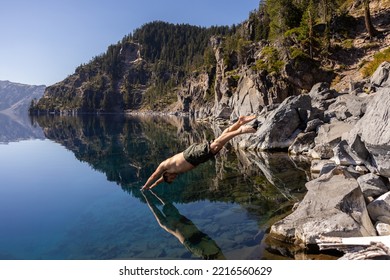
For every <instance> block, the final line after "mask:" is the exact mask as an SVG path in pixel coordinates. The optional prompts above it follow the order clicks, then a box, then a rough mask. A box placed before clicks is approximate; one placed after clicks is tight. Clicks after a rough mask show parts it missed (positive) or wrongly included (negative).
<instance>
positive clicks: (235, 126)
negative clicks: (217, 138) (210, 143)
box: [222, 116, 256, 134]
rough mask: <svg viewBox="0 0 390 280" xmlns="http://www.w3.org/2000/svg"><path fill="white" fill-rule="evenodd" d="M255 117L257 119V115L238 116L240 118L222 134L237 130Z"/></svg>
mask: <svg viewBox="0 0 390 280" xmlns="http://www.w3.org/2000/svg"><path fill="white" fill-rule="evenodd" d="M254 119H256V116H240V117H239V118H238V120H237V121H236V122H235V123H234V124H232V125H231V126H229V127H228V128H226V129H225V130H224V131H223V132H222V134H224V133H226V132H231V131H235V130H237V129H239V128H240V127H241V126H242V125H244V124H246V123H248V122H251V121H253V120H254Z"/></svg>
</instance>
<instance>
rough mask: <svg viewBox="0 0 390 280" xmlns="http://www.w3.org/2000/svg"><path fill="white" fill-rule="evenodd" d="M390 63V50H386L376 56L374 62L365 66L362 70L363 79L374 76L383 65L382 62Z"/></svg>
mask: <svg viewBox="0 0 390 280" xmlns="http://www.w3.org/2000/svg"><path fill="white" fill-rule="evenodd" d="M384 61H389V62H390V48H387V49H385V50H384V51H383V52H379V53H377V54H375V55H374V60H372V61H370V62H368V63H367V64H365V65H364V66H363V68H362V70H361V72H362V74H363V77H365V78H366V77H369V76H371V75H372V74H374V72H375V70H376V69H377V68H378V66H379V65H381V63H382V62H384Z"/></svg>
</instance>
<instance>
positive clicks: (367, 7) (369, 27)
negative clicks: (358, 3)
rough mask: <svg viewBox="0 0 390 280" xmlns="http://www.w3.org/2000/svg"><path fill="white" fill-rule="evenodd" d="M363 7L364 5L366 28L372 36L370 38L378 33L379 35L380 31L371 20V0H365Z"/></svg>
mask: <svg viewBox="0 0 390 280" xmlns="http://www.w3.org/2000/svg"><path fill="white" fill-rule="evenodd" d="M363 7H364V23H365V24H366V30H367V33H368V36H370V38H371V37H375V36H376V35H378V31H377V30H376V29H375V27H374V25H373V24H372V21H371V13H370V0H364V2H363Z"/></svg>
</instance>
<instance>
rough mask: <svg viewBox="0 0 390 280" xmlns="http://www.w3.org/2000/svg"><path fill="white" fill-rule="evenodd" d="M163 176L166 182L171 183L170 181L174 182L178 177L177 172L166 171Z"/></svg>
mask: <svg viewBox="0 0 390 280" xmlns="http://www.w3.org/2000/svg"><path fill="white" fill-rule="evenodd" d="M162 176H163V178H164V182H166V183H168V184H170V183H172V182H173V181H174V180H175V179H176V177H177V173H168V172H165V173H164V174H163V175H162Z"/></svg>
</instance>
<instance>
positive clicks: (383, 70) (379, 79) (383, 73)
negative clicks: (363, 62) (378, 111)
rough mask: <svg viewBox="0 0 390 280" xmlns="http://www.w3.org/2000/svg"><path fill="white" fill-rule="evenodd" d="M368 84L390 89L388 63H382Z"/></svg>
mask: <svg viewBox="0 0 390 280" xmlns="http://www.w3.org/2000/svg"><path fill="white" fill-rule="evenodd" d="M370 83H371V84H373V85H374V86H377V87H390V62H388V61H385V62H382V64H381V65H379V67H378V68H377V69H376V71H375V72H374V74H373V75H372V76H371V79H370Z"/></svg>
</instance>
